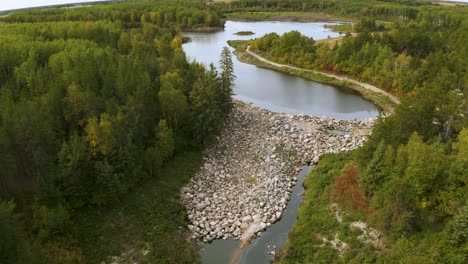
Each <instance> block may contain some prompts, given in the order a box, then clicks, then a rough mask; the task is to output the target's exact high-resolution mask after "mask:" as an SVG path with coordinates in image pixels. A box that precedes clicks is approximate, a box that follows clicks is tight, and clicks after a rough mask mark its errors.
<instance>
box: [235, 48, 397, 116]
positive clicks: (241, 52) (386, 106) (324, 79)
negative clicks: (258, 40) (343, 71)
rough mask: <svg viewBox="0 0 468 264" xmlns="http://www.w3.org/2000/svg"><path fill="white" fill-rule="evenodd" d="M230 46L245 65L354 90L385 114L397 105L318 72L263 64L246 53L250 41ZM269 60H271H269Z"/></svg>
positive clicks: (378, 95)
mask: <svg viewBox="0 0 468 264" xmlns="http://www.w3.org/2000/svg"><path fill="white" fill-rule="evenodd" d="M228 44H229V45H230V46H231V47H233V48H234V49H235V51H234V54H235V55H236V57H237V58H238V59H239V61H241V62H244V63H249V64H253V65H256V66H258V67H262V68H267V69H271V70H275V71H280V72H284V73H287V74H291V75H294V76H298V77H302V78H304V79H307V80H311V81H314V82H319V83H324V84H329V85H332V86H335V87H338V88H342V89H352V90H355V91H357V92H359V93H360V94H361V95H362V97H363V98H365V99H367V100H369V101H372V102H374V103H375V104H376V105H378V106H379V107H381V108H382V109H383V110H384V111H385V112H393V109H394V108H395V103H394V102H392V101H391V100H390V99H389V98H387V97H386V96H385V95H382V94H380V93H376V92H373V91H370V90H368V89H365V88H363V87H361V86H359V85H356V84H353V83H350V82H346V81H340V80H337V79H335V78H332V77H328V76H325V75H322V74H320V73H316V72H311V71H303V70H294V69H290V68H285V67H276V66H273V65H271V64H268V63H265V62H262V61H259V60H257V59H256V58H254V57H252V56H250V55H248V54H247V53H246V52H245V49H246V48H247V46H248V45H249V41H248V40H230V41H228ZM267 59H269V58H267Z"/></svg>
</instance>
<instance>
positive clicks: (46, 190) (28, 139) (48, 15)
mask: <svg viewBox="0 0 468 264" xmlns="http://www.w3.org/2000/svg"><path fill="white" fill-rule="evenodd" d="M3 22H4V24H1V25H0V65H1V66H0V168H1V169H0V198H2V199H4V201H2V202H1V203H0V221H1V222H0V229H1V230H2V232H1V234H2V238H1V240H2V242H1V243H2V244H1V245H0V249H1V250H0V262H2V263H33V262H35V261H38V262H41V261H43V262H44V263H63V262H62V261H65V262H67V261H69V262H75V261H77V260H78V259H79V260H84V261H85V258H84V257H82V256H81V255H80V254H79V249H77V250H75V249H76V247H75V249H73V248H74V246H71V245H70V243H71V242H70V241H73V240H74V239H75V238H70V237H68V238H67V239H64V238H63V237H64V236H68V235H67V234H68V231H69V230H68V229H67V227H69V226H70V219H71V217H73V215H74V214H75V213H79V212H80V210H82V209H83V208H89V207H92V206H105V205H109V204H112V203H114V202H116V201H117V200H119V199H120V197H122V195H124V194H125V193H127V192H128V191H129V190H130V189H132V188H134V187H135V186H137V184H138V183H139V182H141V181H142V180H143V179H145V178H154V177H158V174H159V171H160V169H161V168H162V166H163V165H164V164H166V163H167V162H169V161H171V159H172V158H173V156H174V154H176V153H180V152H184V151H186V150H190V149H199V148H200V147H201V146H203V145H204V144H206V143H207V142H209V141H210V139H211V138H212V137H213V135H215V134H216V133H218V132H219V131H220V130H221V129H222V127H223V123H224V117H225V116H226V114H227V113H228V112H229V110H230V108H231V107H232V103H231V94H232V84H233V74H232V71H233V69H232V65H230V63H231V64H232V62H231V61H230V53H229V50H228V49H225V50H224V52H223V61H222V62H221V65H222V68H221V72H218V70H217V69H215V68H214V67H213V66H211V67H210V68H209V69H206V68H205V67H204V66H203V65H199V64H197V63H195V62H192V63H190V62H188V61H187V59H186V56H185V53H184V52H183V50H182V48H181V45H182V35H181V32H180V30H179V28H180V27H193V26H221V25H222V22H221V20H220V18H219V15H218V13H216V12H215V11H213V10H211V9H209V7H208V6H206V5H204V4H203V3H200V2H198V1H157V2H155V3H124V4H115V5H103V6H96V7H91V8H76V9H47V10H37V11H29V12H25V13H17V14H12V15H10V16H7V17H4V18H3ZM7 201H8V202H7ZM13 201H14V202H13ZM15 202H16V209H14V208H15ZM18 213H21V214H22V215H23V216H25V217H26V222H27V225H26V227H27V228H26V233H25V231H24V230H23V226H22V224H21V222H20V221H18V219H19V218H18V217H19V216H18V215H17V214H18ZM26 237H30V238H34V239H31V240H34V241H36V242H35V243H34V245H33V244H32V243H29V242H28V239H26ZM57 241H65V242H57ZM54 243H55V244H54ZM56 243H59V244H58V245H56ZM60 243H62V244H60ZM177 243H180V242H177ZM185 243H186V242H185ZM51 245H52V246H51ZM168 246H169V245H168ZM70 247H71V249H70ZM31 248H35V249H38V250H32V249H31ZM54 250H55V251H57V250H58V252H62V253H57V252H55V251H54ZM67 250H68V251H67ZM24 251H27V252H31V254H30V255H28V254H23V252H24ZM33 252H36V253H37V252H40V253H37V254H33ZM54 252H55V253H54ZM67 252H68V253H67ZM61 254H62V255H61ZM67 254H68V255H69V257H70V256H75V257H70V258H71V260H70V259H67V258H65V259H60V258H61V257H64V256H65V255H67ZM76 256H78V257H76ZM72 260H73V261H72ZM78 262H79V261H78ZM85 262H86V261H85Z"/></svg>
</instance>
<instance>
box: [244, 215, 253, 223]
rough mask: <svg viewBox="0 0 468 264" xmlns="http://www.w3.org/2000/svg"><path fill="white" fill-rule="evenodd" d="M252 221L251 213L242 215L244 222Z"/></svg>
mask: <svg viewBox="0 0 468 264" xmlns="http://www.w3.org/2000/svg"><path fill="white" fill-rule="evenodd" d="M250 222H252V217H251V216H250V215H247V216H244V217H242V223H250Z"/></svg>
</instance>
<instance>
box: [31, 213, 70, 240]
mask: <svg viewBox="0 0 468 264" xmlns="http://www.w3.org/2000/svg"><path fill="white" fill-rule="evenodd" d="M37 217H38V221H37V222H38V225H39V235H38V236H39V238H40V239H43V240H46V239H51V238H53V237H57V236H59V235H63V234H65V233H66V232H67V230H68V228H69V224H70V222H69V221H70V214H69V213H68V212H67V210H66V209H65V208H64V207H63V206H62V205H61V204H59V205H57V206H56V207H53V208H48V207H46V206H41V207H40V208H39V209H38V212H37Z"/></svg>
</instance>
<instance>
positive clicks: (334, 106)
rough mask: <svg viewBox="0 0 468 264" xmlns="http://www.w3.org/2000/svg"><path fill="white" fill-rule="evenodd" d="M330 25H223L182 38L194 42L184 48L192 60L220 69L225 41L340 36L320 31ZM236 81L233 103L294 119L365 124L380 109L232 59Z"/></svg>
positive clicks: (355, 96)
mask: <svg viewBox="0 0 468 264" xmlns="http://www.w3.org/2000/svg"><path fill="white" fill-rule="evenodd" d="M325 24H332V23H330V22H327V23H321V22H311V23H299V22H272V21H268V22H237V21H227V22H226V24H225V30H224V31H222V32H216V33H184V35H185V36H187V37H190V38H191V39H192V41H191V42H189V43H186V44H184V45H183V49H184V51H185V53H186V54H187V56H188V58H189V59H190V60H192V59H195V60H197V61H199V62H202V63H204V64H205V65H209V64H210V63H214V64H215V66H217V65H218V61H219V55H220V53H221V50H222V48H223V47H224V46H227V41H228V40H233V39H243V40H246V39H252V38H257V37H261V36H263V35H265V34H267V33H270V32H276V33H278V34H283V33H285V32H289V31H291V30H298V31H300V32H301V33H302V34H304V35H307V36H310V37H313V38H314V39H323V38H327V37H336V36H339V34H338V33H335V32H332V31H331V30H329V29H327V28H324V25H325ZM239 31H252V32H254V33H255V35H250V36H238V35H235V34H234V33H236V32H239ZM234 71H235V74H236V76H237V79H236V82H235V87H234V92H235V94H236V95H235V98H237V99H240V100H243V101H247V102H250V103H253V104H255V105H257V106H260V107H263V108H266V109H269V110H272V111H276V112H285V113H292V114H301V113H303V114H310V115H317V116H327V117H335V118H339V119H365V118H370V117H375V116H377V115H378V113H379V108H378V107H377V106H376V105H375V104H373V103H372V102H370V101H367V100H365V99H363V98H362V97H361V96H360V95H359V93H357V92H355V91H353V90H351V89H347V88H337V87H333V86H330V85H324V84H320V83H316V82H312V81H308V80H305V79H302V78H298V77H295V76H291V75H288V74H285V73H281V72H277V71H272V70H269V69H263V68H259V67H256V66H254V65H250V64H246V63H242V62H239V61H238V60H237V59H234Z"/></svg>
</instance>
